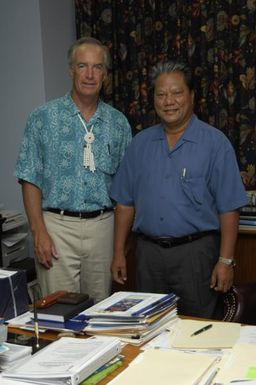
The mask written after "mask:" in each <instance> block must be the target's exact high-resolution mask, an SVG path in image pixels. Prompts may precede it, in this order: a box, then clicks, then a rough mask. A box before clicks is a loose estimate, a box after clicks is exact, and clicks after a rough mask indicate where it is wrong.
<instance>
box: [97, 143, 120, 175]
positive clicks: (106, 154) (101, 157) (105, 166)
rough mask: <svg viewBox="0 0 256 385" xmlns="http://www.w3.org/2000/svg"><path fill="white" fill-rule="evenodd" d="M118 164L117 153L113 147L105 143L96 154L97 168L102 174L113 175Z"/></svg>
mask: <svg viewBox="0 0 256 385" xmlns="http://www.w3.org/2000/svg"><path fill="white" fill-rule="evenodd" d="M118 166H119V154H118V151H115V148H114V147H113V148H111V147H110V145H107V146H105V147H104V149H102V151H101V152H100V153H99V154H98V161H97V168H98V169H99V170H100V171H101V172H103V173H104V174H108V175H114V174H115V173H116V172H117V168H118Z"/></svg>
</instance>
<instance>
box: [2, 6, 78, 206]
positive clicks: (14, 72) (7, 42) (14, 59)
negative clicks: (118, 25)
mask: <svg viewBox="0 0 256 385" xmlns="http://www.w3.org/2000/svg"><path fill="white" fill-rule="evenodd" d="M74 14H75V12H74V4H73V0H22V1H21V0H1V1H0V47H1V60H0V92H1V100H0V119H1V120H0V135H1V137H0V138H1V139H0V204H3V205H4V208H6V209H18V210H23V204H22V198H21V192H20V187H19V185H18V183H17V181H16V178H15V177H14V176H13V171H14V168H15V162H16V157H17V152H18V149H19V146H20V142H21V138H22V136H23V131H24V127H25V123H26V119H27V115H28V113H29V112H30V111H31V110H32V109H34V108H35V107H36V106H38V105H39V104H42V103H44V102H45V101H46V100H49V99H52V98H55V97H58V96H61V95H63V94H64V93H65V92H66V91H67V90H68V89H69V88H70V79H69V76H68V72H67V64H66V63H67V60H66V53H67V50H68V47H69V46H70V44H71V43H72V42H73V41H74V40H75V15H74Z"/></svg>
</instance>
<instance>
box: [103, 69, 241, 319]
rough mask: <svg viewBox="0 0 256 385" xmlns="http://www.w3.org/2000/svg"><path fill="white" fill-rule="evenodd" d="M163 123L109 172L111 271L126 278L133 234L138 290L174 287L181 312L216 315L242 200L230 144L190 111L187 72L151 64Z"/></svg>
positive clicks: (228, 281) (229, 272) (229, 275)
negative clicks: (128, 247) (114, 172)
mask: <svg viewBox="0 0 256 385" xmlns="http://www.w3.org/2000/svg"><path fill="white" fill-rule="evenodd" d="M152 80H153V86H154V105H155V110H156V112H157V114H158V116H159V117H160V120H161V123H160V124H158V125H156V126H153V127H151V128H147V129H145V130H143V131H142V132H141V133H139V134H138V135H137V136H136V137H135V138H134V139H133V141H132V143H131V144H130V145H129V147H128V149H127V152H126V155H125V157H124V159H123V161H122V163H121V165H120V168H119V170H118V173H117V175H116V177H115V178H114V182H113V185H112V189H111V197H112V198H113V199H114V200H115V201H116V202H117V208H116V213H115V220H116V225H115V228H116V233H115V244H114V257H113V262H112V274H113V278H114V280H115V281H117V282H119V283H121V284H122V283H124V282H125V280H126V279H127V271H126V260H125V253H124V249H125V242H126V239H127V235H128V233H129V230H130V228H131V227H132V226H133V231H134V232H136V233H137V235H138V237H137V248H136V263H137V272H136V275H137V276H136V278H137V289H138V290H140V291H147V292H148V291H149V292H160V293H161V292H162V293H166V292H170V291H173V292H175V293H176V294H177V295H178V296H179V297H180V300H179V304H178V311H179V313H181V314H186V315H191V316H200V317H207V318H212V317H214V318H221V312H220V310H219V306H218V302H219V301H218V299H219V297H220V295H219V294H220V293H222V292H226V291H227V290H228V289H229V288H230V287H231V285H232V282H233V275H234V273H233V265H234V261H233V256H234V249H235V243H236V238H237V233H238V224H239V208H240V207H242V206H243V205H245V204H247V202H248V200H247V196H246V193H245V189H244V186H243V184H242V181H241V177H240V173H239V169H238V165H237V162H236V157H235V153H234V150H233V148H232V146H231V143H230V142H229V141H228V139H227V138H226V137H225V135H224V134H223V133H222V132H221V131H219V130H217V129H216V128H214V127H211V126H209V125H208V124H206V123H204V122H202V121H200V120H199V119H198V118H197V117H196V116H195V115H194V114H193V103H194V91H193V85H192V78H191V72H190V70H189V68H187V67H186V66H185V65H184V64H182V63H179V62H166V63H159V64H158V65H156V66H155V67H154V68H153V71H152Z"/></svg>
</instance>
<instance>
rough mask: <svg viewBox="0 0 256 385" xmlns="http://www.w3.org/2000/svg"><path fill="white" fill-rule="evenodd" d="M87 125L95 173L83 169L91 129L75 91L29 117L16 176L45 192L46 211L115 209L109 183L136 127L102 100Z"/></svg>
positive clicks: (43, 198) (43, 200)
mask: <svg viewBox="0 0 256 385" xmlns="http://www.w3.org/2000/svg"><path fill="white" fill-rule="evenodd" d="M86 126H87V129H88V131H90V130H91V129H92V130H93V131H92V132H93V134H94V137H95V140H94V142H93V143H92V145H91V146H92V152H93V155H94V162H95V167H96V170H95V172H92V171H90V170H89V168H85V167H84V165H83V156H84V145H85V141H84V136H85V134H86V131H85V128H84V126H83V124H82V122H81V120H80V118H79V109H78V107H77V106H76V104H75V103H74V102H73V100H72V98H71V95H70V93H68V94H66V95H65V96H63V97H61V98H59V99H56V100H52V101H50V102H48V103H46V104H44V105H42V106H40V107H38V108H37V109H35V110H34V111H33V112H32V113H31V114H30V116H29V118H28V121H27V125H26V128H25V134H24V138H23V142H22V144H21V148H20V152H19V155H18V159H17V164H16V170H15V176H16V177H18V178H19V180H21V181H27V182H29V183H32V184H34V185H35V186H37V187H38V188H39V189H40V190H41V192H42V207H43V208H44V209H46V208H50V207H51V208H60V209H66V210H72V211H94V210H98V209H102V208H104V207H112V201H111V199H110V197H109V190H110V185H111V182H112V178H113V176H114V175H115V173H116V171H117V168H118V166H119V164H120V161H121V159H122V157H123V155H124V152H125V150H126V147H127V145H128V144H129V142H130V141H131V128H130V125H129V123H128V121H127V119H126V117H125V116H124V115H123V114H122V113H121V112H120V111H118V110H116V109H115V108H113V107H111V106H110V105H108V104H106V103H104V102H103V101H99V103H98V107H97V110H96V112H95V113H94V115H93V116H92V118H91V119H90V121H89V122H87V124H86ZM92 127H93V128H92Z"/></svg>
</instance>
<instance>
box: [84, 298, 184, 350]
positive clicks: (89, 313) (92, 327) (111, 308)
mask: <svg viewBox="0 0 256 385" xmlns="http://www.w3.org/2000/svg"><path fill="white" fill-rule="evenodd" d="M177 300H178V298H177V296H176V295H175V294H173V293H170V294H156V293H138V292H126V291H123V292H122V291H121V292H117V293H114V294H113V295H112V296H110V297H109V298H107V299H105V300H103V301H101V302H99V303H97V304H96V305H94V306H92V307H91V308H89V309H87V310H85V311H84V312H82V313H81V314H83V315H84V316H85V317H86V319H87V326H86V327H85V329H84V331H85V332H86V334H88V335H106V336H116V337H118V338H120V339H121V340H122V341H123V342H127V343H131V344H133V345H141V344H142V343H144V342H146V341H148V340H149V339H151V338H153V337H154V336H155V335H157V334H159V333H160V332H161V331H162V330H164V329H166V328H169V327H170V326H172V325H173V324H174V323H175V322H176V321H177V319H178V317H177Z"/></svg>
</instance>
